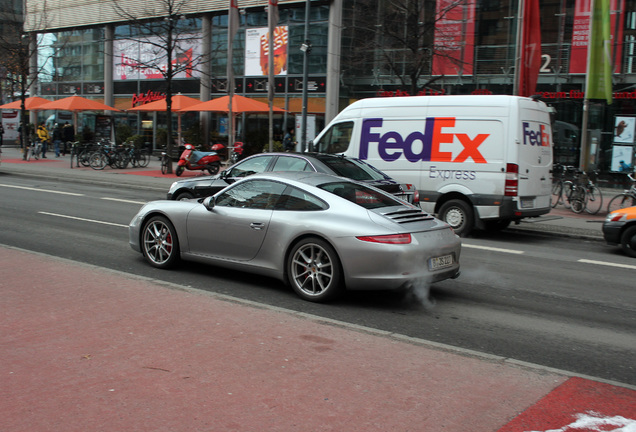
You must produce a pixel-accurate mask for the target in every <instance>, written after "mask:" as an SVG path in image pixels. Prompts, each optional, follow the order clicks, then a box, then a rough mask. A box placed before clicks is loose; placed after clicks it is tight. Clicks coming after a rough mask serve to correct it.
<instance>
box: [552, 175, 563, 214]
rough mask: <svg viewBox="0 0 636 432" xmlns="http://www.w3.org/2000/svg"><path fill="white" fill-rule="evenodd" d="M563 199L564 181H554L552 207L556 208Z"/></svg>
mask: <svg viewBox="0 0 636 432" xmlns="http://www.w3.org/2000/svg"><path fill="white" fill-rule="evenodd" d="M562 201H563V183H562V182H560V181H557V182H554V183H552V208H555V207H556V206H557V205H559V203H560V202H562Z"/></svg>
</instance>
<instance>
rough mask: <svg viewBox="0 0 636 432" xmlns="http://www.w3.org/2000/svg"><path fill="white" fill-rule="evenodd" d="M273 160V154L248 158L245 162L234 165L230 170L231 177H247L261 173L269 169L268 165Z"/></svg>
mask: <svg viewBox="0 0 636 432" xmlns="http://www.w3.org/2000/svg"><path fill="white" fill-rule="evenodd" d="M271 160H272V156H262V157H255V158H251V159H247V160H245V161H244V162H241V163H238V164H236V165H234V166H233V167H232V168H231V170H230V174H229V176H230V177H247V176H250V175H252V174H259V173H262V172H264V171H265V169H267V165H269V162H270V161H271Z"/></svg>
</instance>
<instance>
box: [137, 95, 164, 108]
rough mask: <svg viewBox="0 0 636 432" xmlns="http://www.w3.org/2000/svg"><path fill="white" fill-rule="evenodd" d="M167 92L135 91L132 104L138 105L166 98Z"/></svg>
mask: <svg viewBox="0 0 636 432" xmlns="http://www.w3.org/2000/svg"><path fill="white" fill-rule="evenodd" d="M165 98H166V94H165V93H163V92H161V93H160V92H153V91H149V92H146V93H135V94H133V96H132V106H133V107H136V106H138V105H145V104H147V103H150V102H154V101H157V100H161V99H165Z"/></svg>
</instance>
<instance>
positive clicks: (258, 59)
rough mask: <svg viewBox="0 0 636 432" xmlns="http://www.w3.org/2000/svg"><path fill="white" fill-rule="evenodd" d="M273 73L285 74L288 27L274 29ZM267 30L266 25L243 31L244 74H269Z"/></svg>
mask: <svg viewBox="0 0 636 432" xmlns="http://www.w3.org/2000/svg"><path fill="white" fill-rule="evenodd" d="M273 45H274V75H287V49H288V28H287V26H278V27H276V28H275V29H274V44H273ZM268 65H269V31H268V29H267V27H262V28H254V29H248V30H246V32H245V75H246V76H268V75H269V66H268Z"/></svg>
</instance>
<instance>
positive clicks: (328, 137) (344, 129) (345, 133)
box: [314, 122, 353, 154]
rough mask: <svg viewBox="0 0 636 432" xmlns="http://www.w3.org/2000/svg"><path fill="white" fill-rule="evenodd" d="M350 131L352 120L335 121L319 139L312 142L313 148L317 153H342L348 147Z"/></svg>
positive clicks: (351, 130) (351, 131)
mask: <svg viewBox="0 0 636 432" xmlns="http://www.w3.org/2000/svg"><path fill="white" fill-rule="evenodd" d="M352 133H353V122H342V123H336V124H335V125H333V126H332V127H331V128H329V130H328V131H327V132H326V133H325V134H324V135H323V136H322V138H321V139H320V141H318V142H314V149H315V151H317V152H318V153H331V154H334V153H344V152H345V151H347V149H348V148H349V143H350V142H351V134H352Z"/></svg>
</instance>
